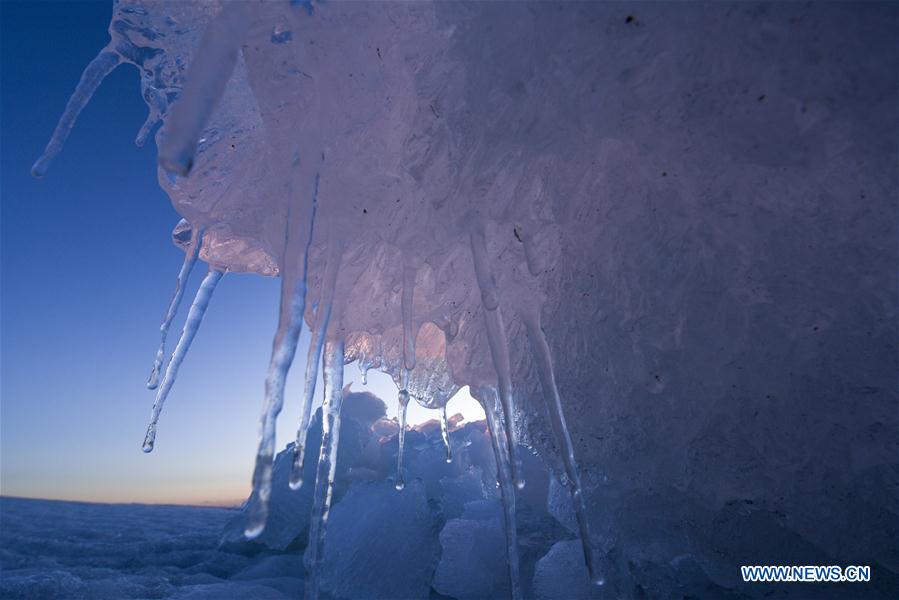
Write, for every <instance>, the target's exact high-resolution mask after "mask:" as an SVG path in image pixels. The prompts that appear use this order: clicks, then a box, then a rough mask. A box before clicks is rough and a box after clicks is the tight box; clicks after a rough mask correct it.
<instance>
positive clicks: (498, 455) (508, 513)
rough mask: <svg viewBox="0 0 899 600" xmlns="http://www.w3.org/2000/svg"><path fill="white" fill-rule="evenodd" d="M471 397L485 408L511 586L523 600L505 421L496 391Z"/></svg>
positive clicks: (478, 392)
mask: <svg viewBox="0 0 899 600" xmlns="http://www.w3.org/2000/svg"><path fill="white" fill-rule="evenodd" d="M471 394H472V396H474V398H475V399H476V400H478V401H479V402H480V403H481V405H483V407H484V414H485V415H486V417H487V427H488V428H489V429H490V441H491V443H492V445H493V457H494V459H495V460H496V477H497V479H498V480H499V490H500V499H501V501H502V504H503V520H504V522H505V527H506V559H507V560H508V564H509V586H510V589H511V597H512V599H513V600H520V599H521V598H522V595H521V583H520V577H519V567H518V529H517V527H516V523H515V489H514V487H513V482H512V466H511V461H510V460H509V453H508V451H507V449H508V444H507V441H506V439H505V437H506V434H505V431H504V429H503V423H502V420H503V417H502V415H501V414H500V406H499V405H498V403H497V397H496V390H494V389H493V388H480V389H478V388H471Z"/></svg>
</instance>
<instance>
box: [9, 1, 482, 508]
mask: <svg viewBox="0 0 899 600" xmlns="http://www.w3.org/2000/svg"><path fill="white" fill-rule="evenodd" d="M111 5H112V3H111V2H87V3H84V2H55V3H51V2H22V3H19V2H6V1H3V2H0V10H2V14H0V22H2V59H0V60H2V66H0V86H2V87H0V94H2V98H0V135H2V139H0V154H2V156H0V196H2V214H0V220H2V273H0V277H2V279H0V288H2V328H0V338H2V347H0V350H2V404H0V421H2V438H0V442H2V493H3V494H4V495H17V496H32V497H45V498H64V499H84V500H98V501H139V502H191V503H195V502H222V501H232V500H239V499H242V498H243V497H244V496H245V495H246V494H247V493H248V491H249V487H250V486H249V480H250V474H251V469H252V461H253V459H254V456H255V450H256V435H257V420H258V415H259V410H260V407H261V404H262V390H263V381H264V377H265V370H266V367H267V364H268V357H269V353H270V348H271V339H272V335H273V333H274V330H275V324H276V315H277V297H278V281H277V280H273V279H267V278H263V277H258V276H252V275H234V274H229V275H227V276H226V277H225V279H224V280H223V281H222V283H221V284H220V285H219V287H218V289H217V290H216V293H215V297H214V298H213V299H212V303H211V305H210V308H209V311H208V313H207V315H206V320H205V321H204V323H203V326H202V328H201V330H200V332H199V334H198V336H197V338H196V340H195V341H194V344H193V347H192V349H191V353H190V355H189V356H188V358H187V360H186V361H185V363H184V366H183V368H182V369H181V372H180V374H179V378H178V382H177V384H176V386H175V389H174V391H173V392H172V394H171V396H170V397H169V400H168V402H167V403H166V407H165V411H164V412H163V415H162V418H161V420H160V428H159V435H158V438H157V446H156V449H155V450H154V452H153V453H152V454H150V455H144V454H143V453H142V452H141V451H140V446H141V442H142V440H143V436H144V431H145V427H146V424H147V420H148V418H149V413H150V407H151V405H152V402H153V398H154V395H153V393H151V392H149V391H148V390H147V389H146V387H145V385H144V382H145V381H146V379H147V375H148V374H149V369H150V366H151V364H152V359H153V355H154V353H155V349H156V345H157V344H158V329H159V322H160V320H161V318H162V315H163V312H164V311H165V307H166V306H167V304H168V301H169V298H170V296H171V293H172V288H173V284H174V279H175V276H176V275H177V272H178V269H179V267H180V264H181V260H182V254H181V253H180V252H179V251H178V250H177V249H176V248H175V247H174V246H173V245H172V244H171V241H170V232H171V230H172V227H173V226H174V225H175V223H176V222H177V221H178V219H179V216H178V215H177V213H176V212H175V211H174V209H173V208H172V207H171V204H170V202H169V200H168V197H167V196H166V195H165V194H164V193H163V192H162V190H161V189H160V188H159V186H158V184H157V181H156V148H155V145H154V144H153V143H152V142H148V143H147V145H146V146H145V147H144V148H137V147H136V146H135V145H134V141H133V140H134V137H135V134H136V133H137V131H138V129H139V128H140V126H141V124H142V123H143V121H144V118H145V117H146V107H145V105H144V103H143V101H142V100H141V97H140V89H139V82H138V73H137V70H136V69H135V68H133V67H131V66H130V65H123V66H120V67H119V68H118V69H117V70H116V71H114V72H113V73H112V74H111V75H110V76H109V77H108V78H107V79H106V81H105V82H104V83H103V85H102V86H101V87H100V89H99V91H98V92H97V94H96V95H95V96H94V98H93V99H92V100H91V102H90V104H89V105H88V106H87V108H86V109H85V110H84V111H83V112H82V113H81V115H80V117H79V119H78V122H77V123H76V125H75V128H74V130H73V132H72V134H71V136H70V138H69V139H68V142H67V143H66V146H65V148H64V149H63V151H62V153H61V154H59V155H58V156H57V157H56V159H55V160H54V162H53V164H52V165H51V167H50V171H49V173H48V175H47V176H46V177H45V178H44V179H42V180H36V179H34V178H32V177H31V175H30V169H31V165H32V163H33V162H34V160H35V159H36V158H37V157H38V156H39V155H40V153H41V152H42V151H43V149H44V146H45V145H46V143H47V140H48V139H49V137H50V134H51V133H52V131H53V129H54V127H55V126H56V122H57V120H58V118H59V116H60V114H61V113H62V111H63V108H64V106H65V104H66V101H67V100H68V98H69V95H70V94H71V92H72V90H73V89H74V87H75V84H76V83H77V82H78V79H79V77H80V76H81V72H82V70H83V69H84V67H85V66H86V65H87V64H88V62H89V61H90V60H91V59H92V58H93V57H94V56H95V55H96V53H97V52H98V51H99V50H100V49H101V48H102V47H103V46H105V44H106V43H107V41H108V36H107V33H106V28H107V26H108V23H109V18H110V14H111ZM203 270H204V267H203V265H201V264H198V265H197V268H196V270H195V272H194V277H193V278H192V280H191V283H190V286H189V288H188V291H187V293H186V294H185V299H184V303H183V305H182V311H181V313H180V314H179V315H178V317H176V319H175V321H174V323H173V325H172V333H171V334H170V336H169V340H170V342H169V348H168V349H169V351H170V350H171V349H172V348H173V347H174V344H175V342H176V341H177V336H178V333H179V332H180V330H181V325H182V323H183V318H184V314H185V312H186V307H187V306H188V305H189V302H190V299H191V298H192V297H193V293H194V291H195V289H196V287H197V286H198V285H199V280H200V279H201V277H202V271H203ZM306 339H307V336H306V332H305V331H304V335H303V338H302V339H301V347H300V351H299V352H298V356H297V361H296V363H295V364H294V369H293V371H292V377H291V379H290V381H289V383H288V389H287V392H288V401H287V403H286V406H285V410H284V412H283V413H282V416H281V419H280V421H279V427H278V446H279V447H283V445H284V444H285V443H286V442H287V441H289V440H290V439H292V437H293V435H294V433H295V427H296V422H297V419H298V416H299V407H298V403H299V396H300V394H301V393H302V382H301V374H302V372H303V370H304V369H305V364H304V362H305V361H304V360H303V359H304V357H305V346H306ZM371 375H372V376H370V377H369V389H370V390H371V391H373V392H375V393H377V394H379V395H381V396H382V397H385V398H388V415H390V416H392V415H395V414H396V410H395V400H391V399H392V398H393V397H394V395H395V388H394V387H393V384H392V383H391V382H390V379H389V378H388V377H387V376H380V377H379V376H378V375H377V374H371ZM346 379H347V381H355V384H354V385H355V387H356V388H357V389H358V388H360V387H361V383H360V382H359V377H358V371H357V369H355V368H354V367H350V368H348V370H347V375H346ZM319 392H320V388H319ZM468 400H469V401H470V398H469V399H468ZM461 402H465V400H463V399H461V398H460V399H458V400H457V401H454V402H453V403H452V404H451V405H450V407H451V408H453V407H454V406H459V407H460V408H461V404H460V403H461ZM470 402H473V401H470ZM391 403H394V406H390V405H391ZM435 415H436V413H433V412H429V411H424V410H423V409H418V408H417V407H416V408H415V409H413V410H411V411H410V422H413V423H414V422H419V421H421V420H425V419H427V418H430V417H433V416H435Z"/></svg>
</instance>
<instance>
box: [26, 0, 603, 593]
mask: <svg viewBox="0 0 899 600" xmlns="http://www.w3.org/2000/svg"><path fill="white" fill-rule="evenodd" d="M533 9H534V7H528V8H527V9H522V8H516V9H514V10H513V11H512V15H511V16H512V18H514V19H515V20H516V21H520V27H524V28H528V29H533V30H534V32H535V33H536V34H537V35H541V34H540V33H539V31H540V29H541V27H540V25H539V22H540V20H541V19H542V18H543V16H542V15H540V14H538V13H540V12H545V11H541V10H537V11H534V10H533ZM505 12H506V11H505V9H500V8H498V7H491V6H488V5H483V6H475V5H456V6H441V5H438V4H430V3H416V4H404V3H387V4H377V3H346V4H344V3H334V4H325V5H321V6H316V7H315V9H314V10H313V9H311V6H310V10H308V11H307V10H305V9H303V8H300V7H298V6H295V5H292V4H290V3H287V2H264V3H259V4H251V3H247V2H232V3H222V4H218V3H196V4H187V3H167V2H148V1H129V0H122V1H120V2H117V3H116V4H115V9H114V15H113V19H112V24H111V26H110V29H109V31H110V35H111V38H112V40H111V42H110V44H109V46H108V47H107V48H105V49H104V50H103V51H102V52H101V53H100V55H99V56H98V58H97V59H96V60H95V61H94V62H93V63H91V65H90V66H89V67H88V69H87V70H86V71H85V75H84V77H83V79H82V82H81V83H80V84H79V86H78V89H77V90H76V92H75V94H74V95H73V97H72V100H71V101H70V103H69V106H68V107H67V108H66V112H65V114H64V116H63V118H62V119H61V121H60V125H59V126H58V128H57V130H56V132H54V135H53V138H52V140H51V142H50V144H49V145H48V147H47V151H46V152H45V154H44V155H43V156H42V157H41V158H40V159H39V160H38V162H37V163H36V164H35V167H34V173H35V174H37V175H41V174H43V173H44V172H45V171H46V168H47V165H48V164H49V162H50V160H51V159H52V157H53V155H54V154H56V153H57V152H58V151H59V150H60V148H61V146H62V143H63V142H64V141H65V137H66V135H67V134H68V132H69V131H70V129H71V127H72V125H73V123H74V119H75V117H76V116H77V114H78V112H79V111H80V110H81V108H82V107H83V106H84V104H85V103H86V102H87V101H88V100H89V98H90V95H91V93H92V92H93V90H94V89H96V87H97V85H99V83H100V82H101V81H102V78H103V77H104V76H105V75H106V74H107V73H109V72H110V71H111V70H112V69H113V68H115V66H116V65H118V64H120V63H123V62H127V63H131V64H134V65H135V66H137V67H138V68H140V69H141V72H142V74H143V75H142V87H143V91H144V98H145V100H147V103H148V105H149V107H150V117H149V118H148V122H147V123H146V124H145V125H144V126H143V127H142V128H141V132H140V133H139V135H138V141H141V140H142V139H143V138H145V137H146V135H147V131H148V130H149V128H150V127H151V126H152V124H153V123H154V122H155V121H162V122H163V123H164V125H163V126H162V128H161V129H160V131H159V133H158V134H157V144H158V146H159V165H160V181H161V183H162V185H163V186H164V187H165V189H166V191H167V192H168V193H169V195H170V197H171V198H172V201H173V203H174V205H175V207H176V208H177V209H178V210H179V211H180V212H181V213H182V215H183V216H184V218H185V219H186V220H187V221H188V222H189V224H190V227H191V228H192V230H193V231H194V232H196V233H195V234H194V235H193V237H192V238H191V242H190V243H189V244H188V247H187V248H186V258H185V263H184V267H183V268H182V270H181V273H180V274H179V277H178V283H177V287H176V291H175V295H174V298H173V300H172V304H171V307H170V309H169V310H168V311H167V313H166V317H165V320H164V322H163V326H162V335H163V338H162V344H161V346H160V350H159V353H158V355H157V359H156V363H155V364H154V371H153V373H154V374H153V375H151V379H150V382H149V385H150V387H154V386H155V377H156V375H155V374H156V372H157V371H158V370H159V368H160V367H161V363H162V360H161V359H160V355H162V353H164V343H165V334H166V331H167V329H168V326H169V323H170V322H171V320H172V316H173V314H174V312H175V311H176V310H177V306H178V302H179V300H180V295H181V291H182V287H183V283H184V279H185V278H186V276H187V275H188V274H189V272H190V269H191V267H192V265H193V261H194V258H195V256H196V255H197V253H198V252H199V255H200V257H201V258H202V259H203V260H204V261H205V262H207V263H208V264H209V265H210V271H209V274H208V275H207V276H206V279H205V280H204V282H203V285H202V286H201V288H200V291H199V292H198V294H197V298H196V299H195V301H194V303H193V305H192V307H191V310H190V313H189V314H188V318H187V323H186V324H185V327H184V331H183V332H182V335H181V339H180V340H179V342H178V345H177V347H176V348H175V351H174V352H173V354H172V357H171V358H170V360H169V363H168V366H167V368H166V371H165V376H164V378H163V381H162V384H161V386H160V388H159V390H158V394H157V400H156V403H155V404H154V407H153V413H152V419H151V423H150V426H149V428H148V431H147V437H146V440H145V442H144V450H145V451H147V452H149V451H151V450H152V449H153V444H154V441H155V436H156V428H157V422H158V419H159V415H160V411H161V410H162V406H163V403H164V402H165V399H166V397H167V395H168V393H169V391H170V390H171V388H172V385H173V384H174V381H175V377H176V375H177V372H178V367H179V366H180V364H181V361H182V360H183V358H184V356H185V354H186V353H187V350H188V349H189V347H190V343H191V341H192V339H193V337H194V336H195V335H196V333H197V329H198V328H199V325H200V321H201V319H202V316H203V313H204V311H205V309H206V306H207V305H208V303H209V299H210V296H211V294H212V291H213V289H214V287H215V284H216V283H217V281H218V279H220V278H221V276H222V274H223V273H224V272H227V271H249V272H257V273H260V274H262V275H273V274H278V275H280V277H281V281H282V293H281V311H280V317H279V322H278V329H277V332H276V334H275V341H274V344H273V349H272V357H271V363H270V367H269V372H268V376H267V378H266V382H265V399H264V403H263V414H262V418H261V424H260V441H259V450H258V455H257V461H256V468H255V471H254V474H253V490H254V495H253V500H252V505H251V508H250V517H249V518H248V522H247V526H246V535H247V536H248V537H251V538H252V537H255V536H257V535H259V534H260V533H261V531H262V530H263V529H264V527H265V524H266V519H267V516H268V501H269V498H270V496H271V485H272V468H273V459H274V454H275V439H274V432H275V421H276V419H277V417H278V414H279V412H280V411H281V407H282V406H283V403H284V399H285V396H284V393H285V381H286V377H287V372H288V370H289V369H290V366H291V363H292V361H293V358H294V355H295V353H296V347H297V340H298V337H299V333H300V328H301V327H302V325H303V322H304V320H305V322H306V323H309V324H311V325H312V330H313V342H312V344H311V346H310V349H309V362H308V363H307V374H306V375H307V377H306V390H305V392H304V395H303V409H302V422H301V423H300V425H299V429H298V433H297V441H296V445H295V450H294V452H295V458H294V467H293V474H292V476H291V478H290V485H291V487H292V488H297V487H299V486H301V485H303V478H302V473H303V462H304V456H305V435H306V433H305V432H306V428H307V427H308V421H309V414H310V409H311V399H312V395H313V392H314V385H315V378H316V375H317V365H318V360H319V356H320V355H321V354H322V346H323V345H324V356H323V358H322V360H323V362H324V365H325V367H324V368H325V386H326V388H327V389H326V391H325V415H326V417H325V420H324V423H325V428H324V433H323V436H322V447H321V451H320V453H319V466H318V468H317V470H316V480H315V482H314V485H315V496H314V503H313V519H312V522H311V523H312V524H311V526H310V534H309V535H310V542H309V546H308V549H307V556H306V567H307V571H308V573H309V577H308V578H307V596H308V597H310V598H314V597H317V593H318V592H317V589H318V586H317V574H316V573H317V569H318V566H319V560H320V558H319V557H320V555H321V552H322V548H323V544H324V526H325V523H326V522H327V514H328V510H329V507H330V502H331V486H332V485H333V475H334V466H335V464H336V461H337V459H338V458H337V456H336V450H337V445H336V435H337V431H338V430H339V419H340V404H341V400H340V399H341V395H342V392H341V389H340V388H341V387H342V385H341V384H340V381H341V380H342V375H341V374H340V373H341V371H342V368H343V364H344V363H345V362H347V363H348V362H352V361H353V360H361V361H363V362H364V361H370V362H371V364H374V365H377V368H380V369H382V370H384V371H386V372H387V373H389V374H391V375H392V376H393V378H394V380H395V381H396V382H397V385H398V390H399V391H398V396H399V401H400V405H401V413H400V414H401V418H400V430H399V452H398V455H397V473H396V488H397V489H402V488H403V486H404V476H403V468H404V467H403V448H404V438H405V429H406V423H405V413H406V406H407V405H408V402H409V401H410V400H411V399H414V400H415V401H417V402H419V403H420V404H422V405H423V406H428V407H433V408H436V409H439V410H441V411H442V418H441V423H442V425H441V427H442V430H443V439H444V442H445V444H446V449H447V460H450V459H451V448H450V442H449V437H448V433H447V424H446V414H445V405H446V402H447V401H448V400H449V398H450V397H451V396H452V394H453V393H454V392H455V391H456V390H458V389H459V388H460V387H461V386H463V385H472V386H478V387H477V389H478V397H479V398H480V399H481V402H482V403H483V404H484V406H485V410H486V412H487V414H488V417H489V423H490V428H491V434H492V436H493V439H494V441H495V443H494V451H495V453H496V459H497V460H496V462H497V465H498V466H499V472H500V474H499V481H500V484H501V488H502V494H503V495H502V497H503V499H504V503H505V506H506V509H505V513H504V514H505V527H506V535H507V545H508V547H507V555H508V562H509V570H510V571H509V572H510V581H511V590H512V595H513V597H519V596H520V590H519V584H518V556H517V546H516V533H515V508H514V507H515V502H514V496H515V490H514V489H513V487H515V488H517V489H521V488H523V487H524V485H525V481H524V479H523V477H522V475H521V464H520V461H519V459H518V451H517V447H518V442H517V439H518V432H517V430H516V426H515V419H516V408H515V400H514V393H515V392H514V383H513V373H512V364H511V358H510V344H515V345H517V344H518V343H519V342H521V341H523V340H522V332H521V330H520V327H518V323H519V321H521V320H522V319H523V318H524V317H525V316H526V315H532V314H539V311H540V309H541V305H542V300H541V298H542V292H541V278H540V275H541V273H542V272H543V271H545V270H547V269H551V268H552V264H553V261H554V259H555V256H556V255H557V247H558V241H557V240H553V239H551V238H546V237H544V238H540V233H539V232H540V230H541V229H544V227H543V225H542V222H544V221H548V220H551V218H552V217H551V214H549V213H548V211H547V210H546V209H547V206H546V199H545V198H546V196H547V195H548V194H549V193H551V192H550V191H549V190H547V189H546V188H547V184H548V182H547V179H548V178H549V176H550V173H551V171H552V169H553V168H554V167H552V166H551V165H550V164H546V165H541V167H540V168H537V169H533V168H531V167H529V166H528V163H532V162H533V160H531V159H528V160H525V156H526V154H528V153H530V152H531V150H530V149H529V148H528V145H527V144H528V143H529V140H528V137H527V136H525V135H523V134H521V133H513V134H512V135H505V133H504V132H506V131H512V132H516V131H519V132H520V131H523V129H522V128H523V127H524V128H525V129H527V130H537V131H541V132H542V133H543V134H544V135H546V134H549V137H548V138H547V139H546V143H547V146H546V147H544V148H542V149H541V152H540V155H541V156H542V157H545V158H542V159H540V160H545V161H548V162H552V158H551V157H552V154H553V152H556V151H558V150H560V149H562V148H563V146H564V145H567V142H563V141H562V140H563V138H564V136H565V134H566V131H565V130H566V129H568V130H569V132H570V133H573V132H574V130H573V129H572V127H574V126H577V125H579V124H578V123H576V122H568V123H565V124H562V123H555V122H554V119H555V118H556V116H557V113H556V111H554V110H546V108H547V107H544V106H540V105H535V103H528V102H521V95H522V94H525V93H528V88H529V87H530V88H532V90H531V93H533V92H536V91H537V90H538V89H548V88H549V87H550V82H547V81H544V79H543V76H542V75H540V73H541V71H542V68H541V65H540V63H541V62H542V61H546V60H551V59H552V55H545V54H543V53H542V52H529V53H523V54H522V53H518V52H510V51H509V48H508V47H507V44H509V43H510V42H511V41H513V38H512V37H510V35H509V34H503V33H500V32H498V31H496V32H493V33H492V34H489V35H488V32H489V30H490V27H492V23H494V22H497V19H501V18H503V17H504V14H503V13H505ZM444 13H446V14H444ZM566 18H570V17H566ZM285 32H289V35H286V34H285ZM548 33H549V32H548V31H547V32H546V34H542V35H547V34H548ZM476 48H480V50H482V51H484V54H483V58H479V59H478V60H479V62H480V63H481V68H482V69H483V71H482V73H477V72H472V71H471V69H470V68H469V67H470V66H471V61H472V60H473V59H474V56H475V55H474V54H472V51H473V49H476ZM487 73H491V77H490V79H491V80H490V81H488V80H487V79H485V78H484V75H486V74H487ZM553 132H554V133H553ZM553 145H555V148H553ZM538 162H539V161H538ZM201 232H202V233H201ZM322 232H325V233H324V234H323V233H322ZM524 240H527V241H526V242H525V241H524ZM541 244H542V246H541ZM526 247H527V248H531V249H530V250H529V251H527V252H526V251H525V248H526ZM538 255H539V256H540V260H542V261H543V262H542V264H539V265H537V264H536V263H537V262H538V260H537V259H536V258H535V256H538ZM528 256H530V257H531V258H530V259H528ZM312 294H315V295H316V296H317V297H318V298H319V301H318V302H317V303H316V305H315V309H314V310H313V309H312V308H311V307H312V303H311V302H307V298H308V297H309V296H311V295H312ZM531 319H532V320H533V319H539V317H531ZM528 322H530V321H528ZM511 323H515V325H516V327H515V329H514V331H513V332H512V334H511V335H512V337H511V338H510V334H509V332H508V330H507V327H508V326H509V325H510V324H511ZM532 330H534V331H532ZM535 331H537V332H538V333H537V334H536V337H537V339H536V340H535V339H532V340H531V343H532V344H535V356H536V357H537V359H538V362H539V364H538V370H539V372H540V374H541V377H542V378H544V379H547V382H546V383H545V385H544V388H545V390H546V391H547V392H550V393H553V394H554V395H553V396H552V397H548V398H547V406H548V407H549V410H550V413H551V414H554V415H555V416H554V417H553V431H554V432H555V433H556V435H557V437H558V440H559V445H560V447H562V448H564V449H565V451H566V453H565V457H566V461H565V468H566V474H567V475H568V479H567V480H568V481H569V482H570V483H569V485H570V488H571V493H572V497H573V498H575V499H577V498H579V497H580V490H579V479H578V476H577V467H576V465H575V463H574V459H573V456H572V451H571V443H570V441H568V442H567V443H566V441H565V440H566V439H567V431H566V430H565V421H564V417H563V416H562V415H561V413H560V410H561V406H560V403H559V401H558V392H557V390H555V387H554V383H553V376H552V369H553V366H552V358H551V356H550V355H549V349H548V346H547V345H546V342H545V340H544V339H543V338H542V333H540V332H539V324H535V325H533V326H531V327H530V328H529V332H530V334H531V337H532V338H533V337H534V336H535ZM485 340H486V343H484V342H485ZM344 348H345V350H344ZM419 357H421V358H419ZM513 484H514V485H513ZM580 505H582V502H581V503H580V504H577V503H576V506H580ZM579 515H580V519H581V521H582V522H583V527H582V530H581V534H582V536H583V538H584V548H585V557H586V558H587V559H588V561H590V560H591V557H592V553H591V551H590V550H589V548H590V544H591V541H590V535H589V529H588V527H587V524H586V514H585V511H584V509H583V507H582V506H580V508H579ZM589 564H590V566H591V568H592V562H589ZM595 575H596V577H597V578H598V577H599V574H598V573H596V574H595Z"/></svg>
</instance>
